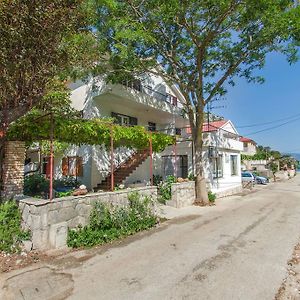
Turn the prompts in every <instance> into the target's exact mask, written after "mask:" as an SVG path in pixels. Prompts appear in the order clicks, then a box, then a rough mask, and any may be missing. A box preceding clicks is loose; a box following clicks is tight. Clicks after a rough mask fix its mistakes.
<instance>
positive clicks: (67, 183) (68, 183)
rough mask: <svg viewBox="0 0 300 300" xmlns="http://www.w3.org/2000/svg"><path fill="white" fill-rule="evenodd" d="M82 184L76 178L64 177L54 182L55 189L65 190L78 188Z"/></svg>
mask: <svg viewBox="0 0 300 300" xmlns="http://www.w3.org/2000/svg"><path fill="white" fill-rule="evenodd" d="M80 184H81V183H80V181H78V180H77V179H76V177H72V176H67V177H62V178H60V179H55V180H54V182H53V187H54V189H57V188H64V187H68V188H70V187H71V188H78V187H79V186H80Z"/></svg>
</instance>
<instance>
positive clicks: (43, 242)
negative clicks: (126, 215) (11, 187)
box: [19, 187, 157, 250]
mask: <svg viewBox="0 0 300 300" xmlns="http://www.w3.org/2000/svg"><path fill="white" fill-rule="evenodd" d="M134 191H137V192H139V193H140V194H141V195H148V196H152V198H153V199H154V200H157V188H156V187H140V188H135V189H129V190H121V191H116V192H105V193H92V194H87V195H85V196H77V197H72V196H71V197H64V198H57V199H53V200H52V201H48V200H37V199H34V198H28V199H23V200H20V202H19V208H20V210H21V213H22V220H23V227H24V228H27V229H30V230H31V234H32V243H33V248H34V249H40V250H47V249H56V248H62V247H66V239H67V232H68V228H75V227H77V226H78V225H79V224H81V225H83V226H84V225H86V224H87V223H88V219H89V215H90V212H91V210H92V207H93V204H94V203H95V202H98V201H101V202H104V203H111V204H112V205H127V204H128V194H129V193H131V192H134Z"/></svg>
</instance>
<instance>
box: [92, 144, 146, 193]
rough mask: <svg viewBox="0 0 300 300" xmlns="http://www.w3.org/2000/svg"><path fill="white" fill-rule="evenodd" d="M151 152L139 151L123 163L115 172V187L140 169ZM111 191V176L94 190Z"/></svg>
mask: <svg viewBox="0 0 300 300" xmlns="http://www.w3.org/2000/svg"><path fill="white" fill-rule="evenodd" d="M149 155H150V153H149V150H148V149H147V150H138V151H136V152H135V153H134V154H133V155H132V156H130V157H129V158H128V159H127V160H125V161H124V162H123V163H121V164H120V165H119V166H118V167H116V168H115V170H114V184H115V186H117V185H119V184H122V182H123V181H124V180H125V179H126V178H127V177H128V176H129V175H130V174H131V173H132V172H133V171H134V170H136V169H137V167H139V166H140V165H141V164H142V163H143V162H144V161H145V160H146V159H147V158H148V157H149ZM99 190H103V191H109V190H111V175H110V174H108V176H107V177H106V178H105V179H104V180H103V181H102V182H101V183H99V184H98V185H97V187H95V188H94V191H99Z"/></svg>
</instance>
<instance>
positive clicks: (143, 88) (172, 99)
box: [121, 80, 178, 107]
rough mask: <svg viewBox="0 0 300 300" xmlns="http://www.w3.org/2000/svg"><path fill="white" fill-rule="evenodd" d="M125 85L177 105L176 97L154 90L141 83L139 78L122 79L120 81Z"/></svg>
mask: <svg viewBox="0 0 300 300" xmlns="http://www.w3.org/2000/svg"><path fill="white" fill-rule="evenodd" d="M121 84H123V85H124V86H126V87H129V88H132V89H134V90H136V91H139V92H141V93H145V94H147V95H149V96H152V97H154V98H156V99H158V100H161V101H164V102H167V103H169V104H171V105H173V106H176V107H178V99H177V97H175V96H173V95H171V94H169V93H161V92H159V91H156V90H154V89H153V88H152V87H151V86H148V85H143V84H142V83H141V82H140V81H139V80H136V81H123V82H121Z"/></svg>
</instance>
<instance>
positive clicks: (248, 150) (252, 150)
mask: <svg viewBox="0 0 300 300" xmlns="http://www.w3.org/2000/svg"><path fill="white" fill-rule="evenodd" d="M240 141H241V142H242V143H243V151H242V154H244V155H254V154H256V145H257V144H256V142H255V141H253V140H251V139H249V138H246V137H243V136H242V137H240Z"/></svg>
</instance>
